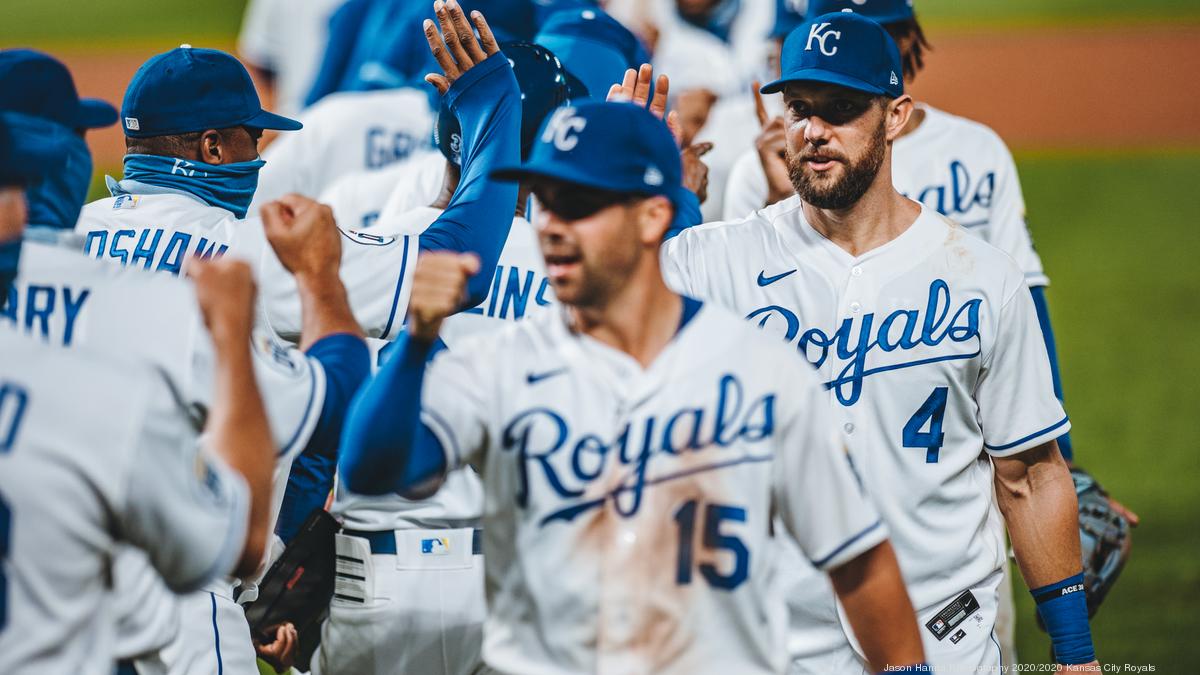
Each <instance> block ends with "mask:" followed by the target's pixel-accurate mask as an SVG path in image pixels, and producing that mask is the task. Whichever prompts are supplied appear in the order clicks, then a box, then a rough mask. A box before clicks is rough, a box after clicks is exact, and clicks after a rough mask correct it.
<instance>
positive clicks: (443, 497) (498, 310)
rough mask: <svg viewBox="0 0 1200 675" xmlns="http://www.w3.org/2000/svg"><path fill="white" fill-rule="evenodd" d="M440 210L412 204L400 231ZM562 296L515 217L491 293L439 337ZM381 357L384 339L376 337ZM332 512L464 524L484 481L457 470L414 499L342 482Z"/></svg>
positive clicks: (381, 526) (527, 312)
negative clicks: (364, 491) (360, 490)
mask: <svg viewBox="0 0 1200 675" xmlns="http://www.w3.org/2000/svg"><path fill="white" fill-rule="evenodd" d="M441 214H442V212H441V210H439V209H434V208H430V207H421V208H417V209H414V210H412V211H410V212H408V213H406V214H404V215H403V216H400V217H398V218H396V219H395V220H393V221H392V224H393V225H394V226H395V227H397V228H399V229H400V230H402V231H408V232H421V231H423V230H424V229H425V228H427V227H429V226H430V225H431V224H432V223H433V221H434V220H437V218H438V217H439V216H440V215H441ZM557 305H558V300H557V298H555V297H554V291H553V289H551V288H550V282H549V279H547V278H546V265H545V261H544V260H543V259H542V253H541V249H540V248H539V247H538V242H537V233H536V232H534V229H533V225H531V224H530V223H529V221H527V220H525V219H524V218H514V219H513V223H512V229H510V230H509V232H508V239H506V240H505V242H504V248H503V250H501V252H500V259H499V261H498V263H497V265H496V272H495V274H494V275H493V277H492V286H491V289H490V290H489V291H488V296H487V298H485V299H484V300H483V302H481V303H479V305H477V306H476V307H473V308H471V309H468V310H465V311H463V312H460V313H458V314H455V315H454V316H451V317H448V318H447V319H446V320H445V321H444V322H442V330H441V338H442V340H443V341H444V342H445V343H446V345H447V346H448V347H449V348H450V349H452V350H453V349H458V348H459V345H461V344H462V342H463V341H464V340H465V339H466V338H467V337H468V336H470V335H475V334H480V333H486V332H492V331H495V330H496V329H497V328H499V327H500V326H502V325H504V324H503V323H501V322H505V323H507V322H511V321H517V320H520V319H523V318H525V317H526V316H530V317H532V316H537V315H539V314H541V313H544V312H546V311H547V310H548V309H549V308H550V307H551V306H557ZM372 343H373V344H372V351H373V352H375V354H376V357H375V359H374V360H373V363H374V364H375V367H378V363H379V356H378V354H379V351H380V350H381V348H382V347H383V345H384V344H386V343H382V342H379V341H372ZM332 511H333V513H334V514H336V515H337V516H338V517H339V518H340V519H341V520H342V521H343V523H344V524H345V526H346V527H348V528H350V529H355V530H369V531H381V530H403V529H409V528H414V527H426V528H429V527H434V528H436V527H464V526H473V525H476V524H478V521H479V516H480V514H481V513H482V512H483V485H482V484H481V483H480V481H479V477H478V476H477V475H476V474H475V472H474V471H472V470H470V469H464V470H462V471H455V472H453V473H452V474H450V475H449V476H448V477H447V480H446V484H445V485H443V486H442V489H440V490H438V492H437V494H435V495H433V496H432V497H430V498H428V499H422V500H418V501H412V500H408V499H405V498H403V497H401V496H400V495H397V494H391V495H382V496H365V495H358V494H354V493H352V492H349V491H347V490H346V489H345V488H344V487H343V486H342V485H341V483H339V484H338V486H337V489H336V490H335V492H334V501H333V509H332Z"/></svg>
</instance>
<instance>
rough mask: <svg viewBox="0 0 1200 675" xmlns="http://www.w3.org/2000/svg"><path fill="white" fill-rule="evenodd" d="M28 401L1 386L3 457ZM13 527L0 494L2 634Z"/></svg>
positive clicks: (12, 442) (21, 391) (14, 440)
mask: <svg viewBox="0 0 1200 675" xmlns="http://www.w3.org/2000/svg"><path fill="white" fill-rule="evenodd" d="M28 400H29V395H28V394H27V393H25V390H24V389H22V388H20V387H17V386H15V385H10V384H7V383H5V384H3V385H0V455H5V454H8V452H9V451H10V450H12V448H13V446H14V445H16V443H17V431H18V430H20V427H21V418H23V417H24V416H25V403H26V401H28ZM11 524H12V512H11V511H10V510H9V507H8V502H6V501H4V495H2V494H0V631H2V630H4V625H5V624H7V623H8V574H7V573H6V572H5V571H4V561H5V560H7V559H8V544H9V534H10V531H9V526H10V525H11Z"/></svg>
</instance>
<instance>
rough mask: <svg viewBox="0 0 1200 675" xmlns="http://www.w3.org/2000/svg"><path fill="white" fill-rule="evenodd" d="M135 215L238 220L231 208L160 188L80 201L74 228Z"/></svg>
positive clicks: (173, 218) (142, 218)
mask: <svg viewBox="0 0 1200 675" xmlns="http://www.w3.org/2000/svg"><path fill="white" fill-rule="evenodd" d="M130 219H136V220H137V221H143V220H150V219H165V220H166V221H167V222H168V223H170V222H177V221H187V222H189V223H190V222H193V221H196V220H201V221H203V222H206V223H207V222H218V221H222V220H230V221H233V220H237V217H236V216H235V215H234V214H233V213H232V212H230V211H228V210H226V209H223V208H220V207H217V206H212V205H210V204H207V203H205V202H204V200H202V199H201V198H199V197H197V196H195V195H190V194H187V193H184V192H182V191H179V190H163V191H153V192H146V193H142V194H130V193H121V194H117V195H114V196H112V197H104V198H102V199H97V200H96V201H93V202H89V203H87V204H84V205H83V209H82V210H81V211H80V213H79V224H78V225H77V226H76V228H75V229H76V230H79V229H81V228H82V227H85V226H87V225H88V224H89V223H95V222H103V223H119V222H122V221H126V220H130Z"/></svg>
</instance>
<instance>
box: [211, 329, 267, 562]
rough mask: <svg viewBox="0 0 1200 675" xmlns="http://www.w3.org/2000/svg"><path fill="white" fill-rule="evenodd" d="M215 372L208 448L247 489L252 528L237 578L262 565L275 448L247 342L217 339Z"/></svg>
mask: <svg viewBox="0 0 1200 675" xmlns="http://www.w3.org/2000/svg"><path fill="white" fill-rule="evenodd" d="M214 342H215V343H216V350H217V366H216V377H215V389H214V392H213V400H214V404H213V408H212V414H211V415H210V416H209V422H208V428H207V430H206V431H207V436H208V443H209V446H210V447H211V448H212V449H213V451H214V452H215V453H216V454H218V455H220V457H221V458H222V459H224V460H225V462H226V464H228V465H229V466H230V467H231V468H233V469H234V470H235V471H237V472H238V473H240V474H241V475H242V476H243V477H244V478H245V480H246V483H247V484H248V485H249V487H250V522H249V527H248V528H247V534H246V545H245V548H244V549H243V551H242V558H241V560H240V561H239V563H238V567H237V569H236V570H235V574H238V575H241V574H246V573H248V572H251V571H253V570H254V569H255V567H257V565H258V562H259V561H260V560H261V559H262V554H263V550H264V546H265V545H266V536H267V531H268V529H269V522H270V511H271V509H270V504H271V469H272V461H273V459H272V458H273V457H274V454H275V453H274V445H273V442H272V440H271V432H270V428H269V427H268V425H267V414H266V411H265V409H264V407H263V402H262V398H261V397H260V396H259V392H258V384H257V383H256V382H255V379H254V367H253V365H252V363H251V357H250V345H249V341H248V340H247V339H245V337H240V338H238V337H231V338H225V339H221V338H216V337H214Z"/></svg>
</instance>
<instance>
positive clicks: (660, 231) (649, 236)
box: [638, 197, 675, 249]
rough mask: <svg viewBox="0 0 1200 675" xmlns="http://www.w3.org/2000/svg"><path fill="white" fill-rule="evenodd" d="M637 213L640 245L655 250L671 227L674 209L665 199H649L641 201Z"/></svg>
mask: <svg viewBox="0 0 1200 675" xmlns="http://www.w3.org/2000/svg"><path fill="white" fill-rule="evenodd" d="M638 211H639V218H638V220H639V225H640V230H641V240H642V244H644V245H646V246H651V247H654V248H655V249H657V248H658V247H659V246H660V245H661V244H662V240H663V237H664V236H665V235H666V234H667V230H668V229H670V227H671V220H672V219H673V218H674V217H675V207H674V206H672V205H671V202H670V200H668V199H667V198H666V197H650V198H649V199H646V200H643V201H642V203H641V204H640V205H639V208H638Z"/></svg>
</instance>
